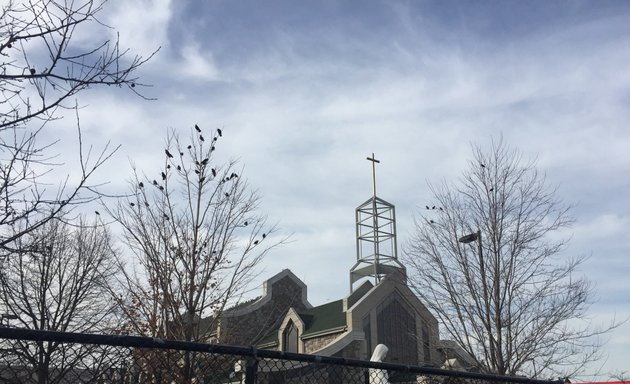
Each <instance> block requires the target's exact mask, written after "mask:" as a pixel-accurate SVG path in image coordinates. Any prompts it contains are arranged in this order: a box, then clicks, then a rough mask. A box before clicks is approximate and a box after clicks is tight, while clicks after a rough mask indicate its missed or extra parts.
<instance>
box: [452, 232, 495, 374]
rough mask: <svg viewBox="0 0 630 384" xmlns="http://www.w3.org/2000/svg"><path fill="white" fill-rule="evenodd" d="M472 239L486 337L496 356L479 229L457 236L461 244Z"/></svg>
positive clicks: (492, 352)
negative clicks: (475, 245)
mask: <svg viewBox="0 0 630 384" xmlns="http://www.w3.org/2000/svg"><path fill="white" fill-rule="evenodd" d="M473 241H477V247H478V252H479V272H480V274H481V286H482V287H483V302H484V305H485V309H484V312H485V314H486V331H487V332H488V338H490V356H492V357H493V358H495V359H496V358H497V357H498V356H497V355H496V353H495V352H496V345H495V339H494V337H493V336H492V326H491V323H490V297H489V296H488V285H487V284H486V266H485V264H484V262H483V247H482V243H481V230H477V232H473V233H470V234H468V235H465V236H462V237H460V238H459V242H460V243H463V244H469V243H472V242H473ZM490 363H491V364H492V365H493V368H495V369H496V361H491V362H490Z"/></svg>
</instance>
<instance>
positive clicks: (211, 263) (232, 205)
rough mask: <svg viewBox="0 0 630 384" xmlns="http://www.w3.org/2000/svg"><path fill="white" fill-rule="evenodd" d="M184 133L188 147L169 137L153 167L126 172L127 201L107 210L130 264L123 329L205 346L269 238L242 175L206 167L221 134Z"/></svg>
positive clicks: (271, 243)
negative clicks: (133, 267) (121, 235)
mask: <svg viewBox="0 0 630 384" xmlns="http://www.w3.org/2000/svg"><path fill="white" fill-rule="evenodd" d="M191 132H192V134H191V140H190V142H182V141H181V140H180V138H179V136H178V135H177V134H176V133H174V132H171V133H170V134H169V136H168V138H167V140H166V146H165V148H163V149H161V150H160V152H161V153H162V155H163V157H164V161H163V162H161V166H156V168H155V169H153V170H151V171H150V172H149V173H147V174H142V175H139V174H138V173H137V172H134V181H133V185H132V190H131V197H130V198H127V199H125V200H124V201H122V202H120V203H119V205H118V206H117V208H116V209H113V210H110V214H111V215H112V217H114V220H115V221H116V222H118V223H119V224H121V226H122V228H123V233H124V243H125V244H126V245H127V247H128V249H129V250H130V251H131V252H132V256H133V260H135V261H136V262H137V266H138V267H139V268H138V269H137V270H136V271H135V273H132V272H129V270H128V271H127V273H126V274H125V281H124V284H125V285H126V286H127V291H128V296H127V297H126V298H125V302H124V303H123V304H124V305H123V309H124V310H125V311H126V314H127V315H128V316H127V318H128V320H129V323H128V324H129V326H130V329H128V330H127V331H129V332H133V333H137V334H142V335H150V336H154V337H166V338H169V339H179V340H186V341H206V342H207V341H209V340H211V335H212V333H213V332H214V330H215V326H216V320H217V318H218V315H219V314H220V313H221V311H222V310H223V309H224V308H225V306H226V305H227V304H228V303H230V302H233V301H234V300H235V299H237V298H238V297H239V295H242V294H243V292H244V290H245V289H246V288H247V285H248V284H249V283H250V281H251V278H252V277H253V276H254V274H255V273H256V272H257V270H256V267H257V266H258V264H259V263H260V261H261V260H262V257H263V256H264V255H265V254H266V253H267V251H268V250H269V249H270V248H271V247H273V246H275V245H277V244H278V241H276V240H274V238H273V237H274V236H271V235H272V234H273V233H274V231H275V227H274V226H267V224H266V219H265V217H264V216H261V215H260V214H259V213H258V212H257V210H258V204H259V200H260V199H259V196H258V194H257V193H256V192H255V191H250V190H249V188H248V185H247V182H246V181H245V179H244V178H243V176H242V174H241V172H242V170H240V171H239V170H237V169H235V165H236V164H235V163H234V162H230V163H227V164H224V165H217V164H215V160H214V153H215V149H216V146H217V145H218V143H219V142H220V140H221V136H222V134H223V132H222V131H221V130H220V129H217V130H215V131H214V132H208V133H206V132H202V131H201V129H200V128H199V127H198V126H195V130H194V131H193V130H191ZM204 135H206V138H204ZM149 360H150V359H149ZM190 369H191V363H190V361H189V360H188V356H187V357H186V364H185V367H184V368H183V372H184V373H182V376H181V377H182V378H186V377H191V376H190V375H189V373H190ZM182 380H183V379H182Z"/></svg>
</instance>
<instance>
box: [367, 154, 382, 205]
mask: <svg viewBox="0 0 630 384" xmlns="http://www.w3.org/2000/svg"><path fill="white" fill-rule="evenodd" d="M367 159H368V160H369V161H371V162H372V195H373V196H374V197H376V167H375V166H376V163H380V162H381V161H380V160H376V157H375V156H374V152H372V157H368V158H367Z"/></svg>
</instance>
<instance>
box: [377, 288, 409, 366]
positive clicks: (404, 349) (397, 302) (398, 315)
mask: <svg viewBox="0 0 630 384" xmlns="http://www.w3.org/2000/svg"><path fill="white" fill-rule="evenodd" d="M376 330H377V339H378V343H379V344H385V345H386V346H387V347H388V348H389V352H388V353H387V358H386V359H387V361H389V362H392V363H399V364H417V363H418V342H417V334H416V317H415V312H414V311H413V309H411V308H410V306H409V305H408V304H407V303H406V302H405V300H404V299H403V298H402V297H401V296H400V294H398V293H397V292H396V293H394V294H392V295H390V296H389V297H388V298H386V299H385V300H383V302H382V303H381V304H379V305H378V307H376Z"/></svg>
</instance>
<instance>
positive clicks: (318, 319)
mask: <svg viewBox="0 0 630 384" xmlns="http://www.w3.org/2000/svg"><path fill="white" fill-rule="evenodd" d="M298 315H299V316H300V319H302V322H303V323H304V332H303V333H302V334H300V337H302V338H309V337H316V336H319V335H322V334H327V333H332V332H335V331H343V330H344V329H345V328H346V313H345V312H344V311H343V300H336V301H332V302H330V303H326V304H322V305H319V306H317V307H312V308H308V309H305V310H302V311H299V312H298ZM277 342H278V328H275V329H273V330H272V331H271V332H269V333H268V334H267V335H265V336H264V337H263V338H261V339H260V340H258V342H257V343H256V344H257V345H260V346H262V345H269V344H271V345H273V344H276V343H277Z"/></svg>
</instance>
